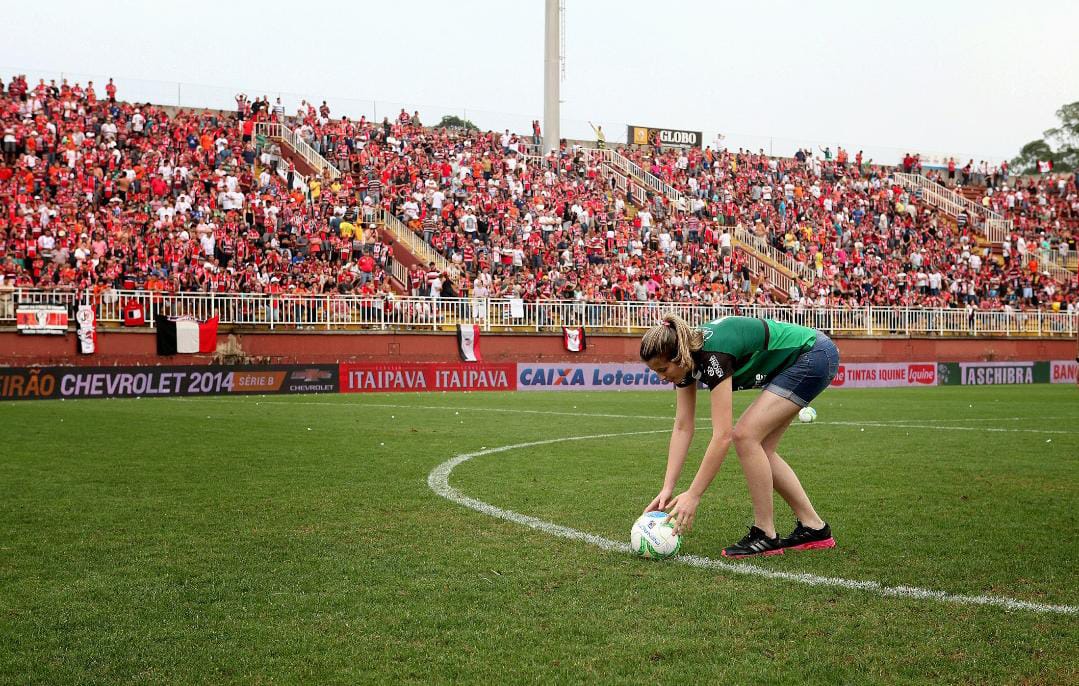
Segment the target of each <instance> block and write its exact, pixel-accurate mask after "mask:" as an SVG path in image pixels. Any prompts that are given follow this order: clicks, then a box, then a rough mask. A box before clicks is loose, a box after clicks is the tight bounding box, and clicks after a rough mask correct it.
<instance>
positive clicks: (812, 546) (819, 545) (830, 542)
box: [787, 538, 835, 550]
mask: <svg viewBox="0 0 1079 686" xmlns="http://www.w3.org/2000/svg"><path fill="white" fill-rule="evenodd" d="M834 547H835V539H834V538H828V539H825V540H823V541H810V542H809V543H803V544H802V545H792V546H791V547H789V548H787V550H821V549H823V548H834Z"/></svg>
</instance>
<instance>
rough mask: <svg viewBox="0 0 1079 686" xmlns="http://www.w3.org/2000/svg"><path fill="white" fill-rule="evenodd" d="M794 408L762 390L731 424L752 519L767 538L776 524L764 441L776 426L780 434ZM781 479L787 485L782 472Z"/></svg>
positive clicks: (770, 536) (770, 474)
mask: <svg viewBox="0 0 1079 686" xmlns="http://www.w3.org/2000/svg"><path fill="white" fill-rule="evenodd" d="M798 410H799V407H798V405H796V404H795V403H794V402H792V401H791V400H788V399H787V398H781V397H780V396H778V395H776V394H774V393H770V392H767V391H766V392H763V393H761V394H760V395H759V396H757V399H756V400H754V401H753V403H752V404H751V405H750V406H749V407H748V408H746V411H745V412H743V413H742V416H741V417H740V418H739V419H738V423H737V424H735V425H734V432H733V435H732V438H733V441H734V449H735V451H736V452H737V453H738V461H739V462H740V463H741V465H742V473H743V474H745V477H746V485H747V486H748V487H749V497H750V498H751V499H752V500H753V523H754V525H755V526H756V527H757V528H758V529H760V530H761V531H763V532H764V533H765V534H766V535H767V536H768V537H769V538H774V537H775V535H776V526H775V520H774V517H773V508H772V488H773V474H772V464H771V461H770V460H769V457H768V452H767V451H766V450H765V447H764V441H765V439H766V438H768V436H770V435H771V434H772V433H773V432H774V431H776V430H777V429H779V430H781V431H780V435H781V436H782V430H784V429H786V427H787V426H788V425H789V424H790V422H791V420H792V419H794V417H795V415H797V414H798ZM788 469H790V468H789V467H788ZM781 480H782V481H783V486H784V487H786V486H787V485H789V484H788V483H787V481H786V480H785V479H783V475H781ZM799 488H800V487H799Z"/></svg>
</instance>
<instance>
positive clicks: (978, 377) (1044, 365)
mask: <svg viewBox="0 0 1079 686" xmlns="http://www.w3.org/2000/svg"><path fill="white" fill-rule="evenodd" d="M937 376H938V378H939V379H940V383H941V384H944V385H948V386H995V385H1001V384H1034V383H1049V363H1048V362H942V363H940V364H939V365H937Z"/></svg>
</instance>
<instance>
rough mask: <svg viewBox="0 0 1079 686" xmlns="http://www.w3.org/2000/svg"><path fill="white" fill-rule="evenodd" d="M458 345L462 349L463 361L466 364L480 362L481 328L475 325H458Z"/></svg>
mask: <svg viewBox="0 0 1079 686" xmlns="http://www.w3.org/2000/svg"><path fill="white" fill-rule="evenodd" d="M457 344H458V345H459V346H460V348H461V359H462V360H464V361H465V362H480V361H481V360H482V359H483V358H482V357H480V327H478V326H476V325H475V324H458V325H457Z"/></svg>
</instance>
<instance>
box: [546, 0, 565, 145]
mask: <svg viewBox="0 0 1079 686" xmlns="http://www.w3.org/2000/svg"><path fill="white" fill-rule="evenodd" d="M544 1H545V3H546V6H545V12H544V22H543V30H544V34H543V154H544V155H547V153H549V152H551V151H552V150H558V147H559V145H558V141H559V140H560V139H561V134H560V133H559V130H558V119H559V116H560V112H559V105H558V98H559V97H560V95H559V92H558V91H559V79H558V77H559V74H558V67H559V58H560V51H559V33H560V28H561V27H560V26H559V21H558V19H559V17H558V9H559V7H558V5H559V0H544Z"/></svg>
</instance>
